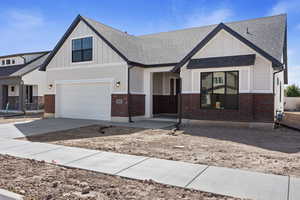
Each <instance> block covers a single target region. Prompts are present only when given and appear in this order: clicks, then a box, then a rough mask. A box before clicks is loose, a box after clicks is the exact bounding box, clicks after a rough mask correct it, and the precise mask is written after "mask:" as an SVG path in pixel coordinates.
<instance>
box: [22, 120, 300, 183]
mask: <svg viewBox="0 0 300 200" xmlns="http://www.w3.org/2000/svg"><path fill="white" fill-rule="evenodd" d="M99 127H100V126H98V125H95V126H89V127H84V128H79V129H74V130H69V131H63V132H56V133H49V134H45V135H40V136H34V137H29V138H27V140H30V141H38V142H49V143H54V144H61V145H66V146H75V147H83V148H88V149H96V150H103V151H112V152H119V153H126V154H134V155H142V156H150V157H158V158H163V159H169V160H180V161H185V162H190V163H197V164H206V165H213V166H222V167H230V168H239V169H245V170H251V171H258V172H264V173H272V174H280V175H291V176H296V177H300V132H296V131H292V130H289V129H285V128H280V129H277V130H272V129H268V130H265V129H255V128H245V127H244V128H243V127H211V126H186V127H183V130H182V131H177V132H176V133H175V134H172V131H170V130H160V129H156V130H151V129H138V128H126V127H108V128H107V127H102V128H101V127H100V130H99Z"/></svg>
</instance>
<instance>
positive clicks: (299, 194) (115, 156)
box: [0, 138, 300, 200]
mask: <svg viewBox="0 0 300 200" xmlns="http://www.w3.org/2000/svg"><path fill="white" fill-rule="evenodd" d="M0 154H8V155H11V156H16V157H21V158H30V159H35V160H44V161H46V162H49V163H56V164H59V165H62V166H68V167H75V168H80V169H86V170H92V171H96V172H101V173H105V174H110V175H118V176H122V177H127V178H132V179H139V180H145V179H152V180H154V181H156V182H159V183H163V184H168V185H173V186H179V187H184V188H192V189H196V190H201V191H206V192H212V193H216V194H221V195H229V196H233V197H240V198H250V199H258V200H259V199H261V200H299V199H300V179H298V178H290V177H288V176H278V175H271V174H263V173H256V172H249V171H243V170H238V169H229V168H222V167H213V166H207V165H198V164H191V163H185V162H179V161H170V160H162V159H156V158H150V157H143V156H134V155H126V154H119V153H112V152H103V151H95V150H88V149H82V148H73V147H65V146H60V145H53V144H46V143H34V142H28V141H20V140H12V139H4V138H2V139H0Z"/></svg>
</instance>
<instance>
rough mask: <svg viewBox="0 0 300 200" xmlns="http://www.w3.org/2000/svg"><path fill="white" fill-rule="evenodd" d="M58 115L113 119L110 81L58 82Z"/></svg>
mask: <svg viewBox="0 0 300 200" xmlns="http://www.w3.org/2000/svg"><path fill="white" fill-rule="evenodd" d="M55 102H56V103H55V105H56V106H55V110H56V117H62V118H75V119H95V120H110V119H111V82H110V81H105V80H102V81H97V82H95V81H87V80H86V81H66V82H64V81H62V82H60V83H57V84H56V97H55Z"/></svg>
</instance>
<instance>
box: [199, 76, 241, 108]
mask: <svg viewBox="0 0 300 200" xmlns="http://www.w3.org/2000/svg"><path fill="white" fill-rule="evenodd" d="M238 77H239V73H238V72H237V71H228V72H203V73H201V108H213V109H238V108H239V96H238V90H239V88H238V83H239V78H238Z"/></svg>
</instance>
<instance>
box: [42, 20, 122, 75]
mask: <svg viewBox="0 0 300 200" xmlns="http://www.w3.org/2000/svg"><path fill="white" fill-rule="evenodd" d="M81 23H83V24H84V25H85V26H87V27H88V28H89V29H90V30H91V32H93V33H94V34H95V35H96V36H97V37H99V39H100V40H102V41H103V42H104V43H105V44H106V45H107V46H109V47H110V48H111V49H112V50H113V51H114V52H115V53H116V54H117V55H118V56H120V57H121V58H122V59H123V60H125V61H126V62H127V61H128V59H127V58H126V57H125V56H124V55H123V54H121V53H120V52H119V51H118V50H117V49H116V48H115V47H114V46H113V45H112V44H111V43H110V42H109V41H107V40H106V39H105V38H104V37H103V36H102V35H101V34H100V33H99V32H98V31H97V30H95V28H94V27H93V26H91V25H90V24H89V23H88V22H87V21H86V20H85V19H84V18H83V17H82V16H80V15H78V16H77V17H76V18H75V20H74V21H73V22H72V24H71V25H70V27H69V28H68V30H67V31H66V33H65V34H64V35H63V37H62V38H61V39H60V40H59V42H58V43H57V44H56V46H55V48H54V49H53V51H52V52H51V53H50V55H49V56H48V57H47V59H46V60H45V62H44V63H43V65H42V66H41V67H40V70H41V71H45V70H46V67H47V65H49V64H50V62H51V61H52V60H53V58H54V57H55V56H56V55H57V54H58V52H59V51H60V49H61V48H62V47H63V45H64V44H65V43H66V41H67V40H68V39H69V38H70V36H71V35H72V33H73V32H74V30H76V28H77V27H78V26H79V25H80V24H81ZM96 41H97V40H96Z"/></svg>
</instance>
